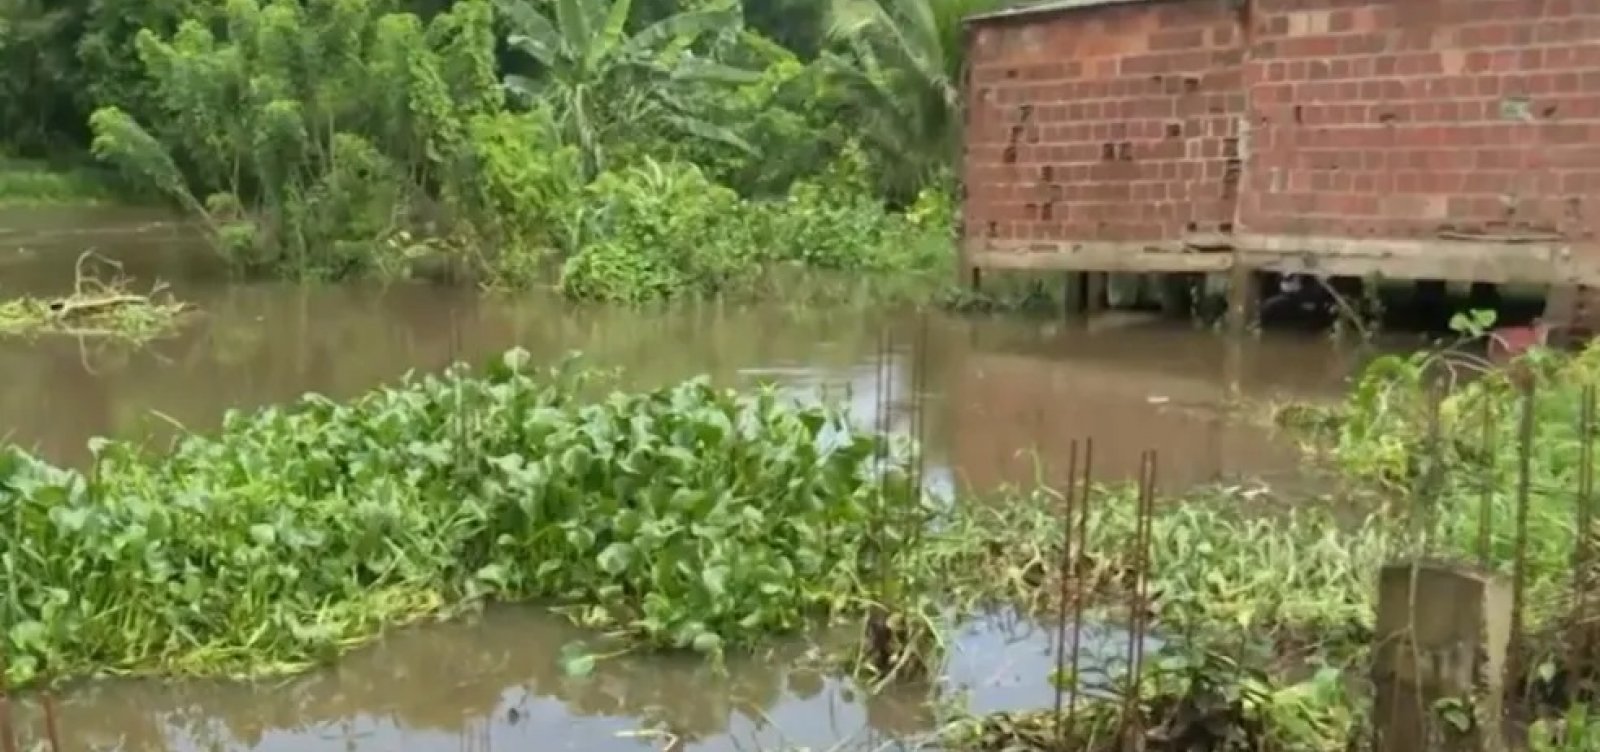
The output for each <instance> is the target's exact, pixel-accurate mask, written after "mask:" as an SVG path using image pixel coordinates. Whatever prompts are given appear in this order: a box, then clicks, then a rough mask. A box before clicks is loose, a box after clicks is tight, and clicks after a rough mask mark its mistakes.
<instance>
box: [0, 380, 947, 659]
mask: <svg viewBox="0 0 1600 752" xmlns="http://www.w3.org/2000/svg"><path fill="white" fill-rule="evenodd" d="M527 359H528V356H527V355H526V353H523V352H520V351H513V352H511V353H508V354H507V355H506V356H505V357H504V358H503V359H501V360H499V361H496V362H495V363H494V364H492V366H491V367H490V368H488V369H487V370H486V371H485V372H484V373H483V374H481V375H475V374H471V373H468V372H467V371H466V370H465V369H460V368H458V369H456V370H452V371H450V372H448V373H446V374H445V375H443V376H440V377H426V378H417V379H411V380H407V381H406V382H404V383H402V384H400V385H398V386H395V387H391V388H384V389H379V390H376V391H374V392H371V393H369V394H368V395H366V396H364V397H362V398H360V399H357V400H354V401H352V402H349V403H335V402H332V401H330V400H327V399H324V398H321V397H315V396H311V397H307V398H305V399H304V400H302V401H301V402H299V403H297V404H295V405H292V406H289V407H285V408H281V409H280V408H275V409H268V410H264V411H261V412H257V413H253V414H234V415H231V416H229V417H228V418H227V419H226V421H225V425H224V427H223V428H222V430H221V432H220V433H219V434H217V435H216V436H214V437H202V436H187V437H184V438H182V439H181V440H180V441H178V442H177V444H176V445H175V447H174V449H173V450H172V452H171V453H170V454H166V455H162V456H147V455H144V454H143V453H141V452H140V451H139V450H138V449H137V448H136V447H134V446H131V445H128V444H122V443H116V442H100V443H98V445H97V446H96V448H95V451H96V461H95V463H94V468H93V471H92V472H91V473H88V474H82V473H78V472H76V471H71V470H63V469H58V468H55V467H51V466H48V465H46V464H44V463H43V462H41V461H40V460H37V459H35V458H33V457H31V456H29V455H27V454H25V453H22V452H20V451H17V450H8V451H6V452H5V453H4V454H3V455H0V520H3V524H0V531H3V532H0V541H3V543H4V550H5V551H6V554H5V555H4V556H3V557H0V568H3V570H4V571H3V577H4V582H5V583H6V588H7V589H8V595H7V597H6V598H5V599H3V601H0V624H5V625H6V627H7V632H6V633H5V634H6V638H7V643H6V646H5V647H6V654H7V656H8V657H9V658H10V671H11V678H12V679H13V680H14V681H28V680H29V679H31V678H33V677H35V676H37V675H38V674H39V673H40V672H47V673H50V674H55V675H61V674H67V673H77V672H81V671H85V670H109V671H132V670H164V671H179V672H215V671H218V670H238V671H257V670H262V669H271V668H274V667H292V666H294V665H296V664H299V663H301V662H304V661H308V660H314V659H316V658H319V657H322V656H325V655H328V654H331V653H334V652H338V651H340V650H342V649H344V648H347V647H349V646H350V645H352V644H355V643H358V642H360V641H362V640H365V639H368V638H371V637H372V636H374V635H375V634H376V633H377V631H378V630H379V629H380V628H381V627H383V626H384V625H386V624H391V623H395V622H400V621H405V620H407V619H411V618H416V617H422V616H426V615H429V614H434V613H439V612H443V611H448V610H450V609H451V608H453V607H455V606H457V605H459V604H462V603H467V602H473V601H477V600H481V599H484V598H494V599H517V600H525V599H534V598H538V599H548V600H550V601H553V602H554V603H556V604H558V605H563V606H568V607H570V608H571V614H572V616H573V618H575V619H577V620H578V621H580V622H581V623H583V624H586V625H590V626H596V627H605V628H607V629H613V630H619V631H621V632H623V633H625V634H628V635H632V636H634V637H635V638H637V639H639V640H641V641H644V642H646V643H651V644H658V645H666V646H675V647H680V648H689V647H693V648H696V649H699V650H704V651H710V652H715V651H718V650H720V649H721V646H722V645H723V644H724V643H736V644H737V643H746V642H748V641H749V640H750V639H752V638H754V637H757V636H760V635H763V634H766V633H770V632H773V631H782V630H789V629H793V628H796V627H798V626H799V625H800V623H801V621H802V619H804V618H806V617H808V616H810V615H813V614H816V613H817V612H819V610H820V611H821V612H823V613H825V612H827V611H829V610H832V609H834V608H842V607H849V606H851V605H852V603H851V599H852V598H858V597H860V594H861V593H862V592H863V590H862V588H863V585H862V583H863V581H864V580H865V579H866V578H865V577H864V576H863V571H864V569H863V568H864V567H865V566H866V562H865V561H864V560H863V559H862V556H863V554H862V551H863V550H865V546H864V543H865V540H866V536H867V535H868V534H869V533H870V531H871V530H872V528H873V525H872V522H873V521H874V520H875V519H878V518H879V515H881V514H883V513H884V509H885V508H886V507H885V505H887V506H888V507H891V508H903V509H911V510H913V511H915V506H914V505H915V504H916V502H915V499H914V495H912V494H910V493H909V490H908V486H907V485H906V483H905V479H906V475H905V473H904V471H903V469H902V470H894V469H891V472H890V475H889V477H888V479H887V480H884V481H880V480H879V474H878V472H877V471H876V470H875V468H876V467H877V463H878V461H879V460H880V459H881V458H882V457H883V456H888V455H886V454H883V453H885V452H887V449H886V448H885V447H883V445H882V443H881V442H882V440H881V439H879V438H877V437H875V436H872V435H870V434H864V433H860V432H857V431H853V430H852V429H851V427H850V425H849V424H848V423H847V422H846V420H845V419H844V417H843V415H842V413H839V412H837V411H835V410H833V409H831V408H823V407H801V406H797V405H794V404H791V403H789V402H786V401H783V400H780V399H778V398H777V397H776V396H775V395H774V394H773V393H770V392H758V393H751V394H736V393H730V392H723V391H718V390H715V389H713V388H711V387H710V386H708V385H707V384H706V383H705V382H704V381H690V382H686V383H683V384H681V385H678V386H675V387H669V388H664V389H660V390H657V391H650V392H640V393H616V394H612V395H611V396H609V397H605V398H604V399H601V400H600V401H590V400H585V399H582V398H581V396H582V395H583V394H585V393H586V389H585V387H586V385H589V384H591V383H592V375H591V374H587V373H586V372H582V371H576V370H572V369H570V368H566V367H563V368H560V369H556V370H554V371H551V372H548V373H542V372H533V371H530V370H529V369H528V368H527V367H526V362H527ZM588 391H592V390H588ZM893 467H903V466H902V465H901V464H900V463H899V462H898V461H897V462H896V463H895V465H893V466H892V468H893Z"/></svg>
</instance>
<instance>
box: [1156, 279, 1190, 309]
mask: <svg viewBox="0 0 1600 752" xmlns="http://www.w3.org/2000/svg"><path fill="white" fill-rule="evenodd" d="M1193 294H1194V280H1193V279H1192V278H1191V277H1190V276H1189V275H1187V274H1161V275H1157V277H1156V298H1157V301H1158V302H1159V303H1160V305H1161V314H1162V315H1163V316H1166V317H1168V318H1187V317H1189V316H1190V315H1191V314H1192V313H1193V307H1194V300H1193Z"/></svg>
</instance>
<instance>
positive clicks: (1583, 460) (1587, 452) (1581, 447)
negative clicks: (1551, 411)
mask: <svg viewBox="0 0 1600 752" xmlns="http://www.w3.org/2000/svg"><path fill="white" fill-rule="evenodd" d="M1595 399H1596V398H1595V387H1594V385H1593V384H1586V385H1584V387H1583V396H1582V404H1581V406H1580V408H1579V410H1578V453H1579V457H1578V497H1577V499H1576V501H1577V504H1576V507H1577V508H1576V510H1575V512H1576V518H1577V519H1576V520H1575V526H1576V533H1577V539H1576V540H1575V541H1574V545H1573V551H1572V597H1573V610H1572V625H1571V632H1570V635H1569V637H1568V643H1569V644H1568V662H1569V663H1570V664H1572V665H1573V666H1575V667H1576V666H1583V668H1584V669H1585V670H1584V671H1583V672H1582V673H1583V675H1582V676H1581V680H1583V681H1588V680H1589V678H1590V677H1589V676H1588V673H1589V672H1588V671H1587V669H1588V666H1587V662H1588V659H1589V657H1590V653H1591V650H1590V647H1591V646H1590V645H1589V640H1588V635H1587V633H1586V632H1585V629H1586V625H1587V624H1588V621H1589V581H1590V579H1591V578H1590V569H1591V567H1592V566H1593V562H1594V551H1593V548H1592V545H1593V541H1592V537H1591V533H1592V531H1593V529H1594V507H1593V504H1594V428H1595Z"/></svg>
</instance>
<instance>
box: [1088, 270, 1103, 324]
mask: <svg viewBox="0 0 1600 752" xmlns="http://www.w3.org/2000/svg"><path fill="white" fill-rule="evenodd" d="M1084 298H1085V300H1084V311H1085V312H1087V313H1088V314H1089V315H1090V316H1095V315H1098V314H1100V313H1103V312H1105V310H1106V273H1105V272H1089V281H1088V283H1087V284H1086V285H1085V287H1084Z"/></svg>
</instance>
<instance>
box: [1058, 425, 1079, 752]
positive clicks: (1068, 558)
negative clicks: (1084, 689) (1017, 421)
mask: <svg viewBox="0 0 1600 752" xmlns="http://www.w3.org/2000/svg"><path fill="white" fill-rule="evenodd" d="M1077 482H1078V441H1077V439H1073V441H1072V449H1071V454H1069V455H1068V456H1067V493H1066V494H1065V497H1066V498H1065V506H1066V508H1065V509H1064V510H1063V512H1064V513H1063V514H1062V516H1061V517H1062V524H1061V561H1060V570H1061V571H1060V574H1059V577H1060V595H1059V598H1058V599H1057V604H1056V640H1055V642H1056V673H1055V682H1054V683H1055V687H1056V693H1055V705H1054V708H1055V721H1056V745H1057V746H1059V747H1061V748H1063V749H1064V748H1066V744H1067V736H1066V733H1067V726H1066V719H1064V718H1062V717H1061V709H1062V703H1063V701H1064V700H1065V693H1066V687H1065V683H1066V680H1067V673H1066V671H1067V608H1068V605H1067V604H1068V603H1069V600H1070V601H1075V600H1077V599H1076V598H1075V597H1073V594H1072V580H1073V576H1072V561H1073V558H1072V557H1073V551H1072V533H1073V527H1072V522H1073V512H1074V511H1075V509H1076V507H1077V504H1076V503H1075V497H1074V492H1075V491H1076V486H1077ZM1074 672H1076V667H1074ZM1072 681H1073V687H1072V692H1073V694H1077V692H1078V686H1077V676H1076V675H1074V676H1073V677H1072Z"/></svg>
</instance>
